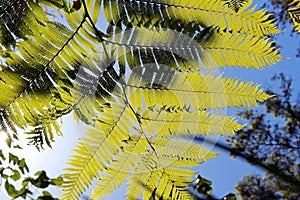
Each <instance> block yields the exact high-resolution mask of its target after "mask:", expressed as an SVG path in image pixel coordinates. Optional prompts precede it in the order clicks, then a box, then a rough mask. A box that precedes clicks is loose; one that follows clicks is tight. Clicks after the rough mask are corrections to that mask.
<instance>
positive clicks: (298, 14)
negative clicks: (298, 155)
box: [288, 0, 300, 33]
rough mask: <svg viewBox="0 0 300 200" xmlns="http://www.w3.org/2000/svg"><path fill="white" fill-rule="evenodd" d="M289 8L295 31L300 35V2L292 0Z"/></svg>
mask: <svg viewBox="0 0 300 200" xmlns="http://www.w3.org/2000/svg"><path fill="white" fill-rule="evenodd" d="M289 6H290V8H289V9H288V14H289V16H290V18H291V19H292V21H293V24H294V26H295V30H296V31H297V32H298V33H300V1H299V0H292V1H291V2H290V4H289Z"/></svg>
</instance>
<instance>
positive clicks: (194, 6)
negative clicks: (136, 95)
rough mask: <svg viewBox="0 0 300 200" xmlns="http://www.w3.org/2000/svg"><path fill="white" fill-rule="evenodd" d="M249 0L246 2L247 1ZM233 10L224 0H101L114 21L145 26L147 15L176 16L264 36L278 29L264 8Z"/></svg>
mask: <svg viewBox="0 0 300 200" xmlns="http://www.w3.org/2000/svg"><path fill="white" fill-rule="evenodd" d="M251 3H252V1H250V2H249V3H248V5H250V4H251ZM246 8H247V6H246V5H245V6H244V7H243V10H240V12H238V13H236V12H235V11H234V10H233V9H231V8H229V7H228V6H227V5H226V2H225V1H223V0H213V1H206V0H201V1H199V0H192V1H181V0H155V1H149V0H134V1H126V0H104V12H105V16H106V18H107V20H108V21H109V22H112V23H114V24H116V23H117V22H118V21H119V20H122V21H124V23H125V24H126V23H128V22H131V23H134V24H136V25H138V26H146V27H147V23H146V22H149V20H150V19H152V21H153V22H152V24H155V22H157V21H161V20H168V19H179V20H181V21H182V22H183V23H188V22H190V21H196V22H197V23H198V24H201V25H202V26H204V27H209V26H219V27H221V28H222V29H224V28H228V29H229V30H233V31H236V32H242V33H246V34H249V35H253V36H263V35H268V34H276V33H279V30H278V29H277V28H276V25H275V24H274V20H270V19H269V16H270V15H268V14H266V11H265V10H259V11H254V9H255V7H253V8H250V9H248V10H246Z"/></svg>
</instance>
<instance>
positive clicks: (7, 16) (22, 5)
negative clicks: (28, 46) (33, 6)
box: [0, 0, 29, 51]
mask: <svg viewBox="0 0 300 200" xmlns="http://www.w3.org/2000/svg"><path fill="white" fill-rule="evenodd" d="M28 4H29V1H28V0H6V1H1V6H0V44H1V46H2V45H3V46H5V47H8V46H9V45H10V44H15V42H16V40H15V37H16V36H17V37H20V38H22V37H24V34H22V31H23V30H20V29H19V27H20V24H21V23H22V21H23V17H24V16H25V15H26V13H27V12H28V8H29V6H28ZM0 51H1V50H0Z"/></svg>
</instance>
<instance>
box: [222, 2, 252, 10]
mask: <svg viewBox="0 0 300 200" xmlns="http://www.w3.org/2000/svg"><path fill="white" fill-rule="evenodd" d="M223 1H224V2H225V5H227V6H228V7H229V8H231V9H233V10H234V11H235V12H239V11H240V10H241V9H242V8H243V7H244V6H245V7H248V6H249V5H250V4H251V3H252V2H250V1H249V0H223ZM245 4H246V5H245ZM247 4H248V5H247Z"/></svg>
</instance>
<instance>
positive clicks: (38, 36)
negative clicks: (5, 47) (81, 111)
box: [0, 3, 98, 144]
mask: <svg viewBox="0 0 300 200" xmlns="http://www.w3.org/2000/svg"><path fill="white" fill-rule="evenodd" d="M30 9H31V12H29V13H28V14H27V15H26V16H25V17H24V23H22V24H21V25H20V30H23V29H22V27H24V30H26V31H30V34H27V35H26V37H27V39H25V40H23V41H20V42H19V44H18V49H17V50H18V52H17V53H15V52H13V51H8V52H6V58H5V59H6V60H5V61H6V65H4V66H3V70H2V71H1V74H0V75H1V80H2V82H1V83H0V84H1V93H2V92H3V93H5V94H6V95H2V96H1V97H0V100H1V110H0V117H1V129H4V130H6V131H9V130H12V131H14V132H15V131H16V127H18V128H22V129H25V128H29V129H32V130H30V131H29V133H30V134H34V135H36V136H33V137H32V136H29V137H31V139H33V138H38V137H43V134H45V139H46V143H47V144H50V142H49V141H50V140H47V138H52V136H51V135H52V134H53V131H51V130H57V125H56V124H55V121H56V120H57V118H59V117H61V116H62V115H64V114H66V113H69V112H70V111H71V110H72V108H73V102H72V100H71V99H72V98H71V97H70V95H71V93H72V91H71V87H72V81H71V80H72V79H73V78H74V77H75V76H74V74H75V73H76V72H77V70H78V67H79V64H80V63H82V62H84V60H85V59H86V56H87V55H88V54H89V53H91V52H93V50H95V44H96V43H97V42H98V40H97V38H96V36H94V35H93V34H92V32H91V30H92V28H90V26H91V25H90V24H89V23H88V22H87V17H84V13H83V12H82V13H72V14H69V15H70V16H72V17H74V18H75V17H76V16H77V17H79V16H82V19H81V20H79V21H76V22H75V23H73V24H74V25H75V24H76V27H75V28H74V29H72V28H71V29H69V28H67V27H65V26H64V25H61V24H59V23H56V22H50V21H49V19H48V17H47V16H46V14H45V12H44V11H43V10H42V9H41V7H39V5H38V4H35V3H30ZM95 15H97V13H95ZM27 24H30V26H29V27H26V26H27ZM86 30H90V32H88V31H86ZM25 33H27V32H25ZM58 35H60V37H57V36H58ZM91 43H94V44H93V48H90V46H89V45H90V44H91ZM83 45H86V46H87V47H84V46H83ZM93 53H94V52H93ZM20 116H22V117H20ZM41 124H45V125H46V126H45V127H47V128H45V127H44V128H43V127H41ZM51 124H52V125H53V127H52V128H51V127H50V125H51ZM44 131H48V132H44ZM47 134H48V136H46V135H47Z"/></svg>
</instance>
